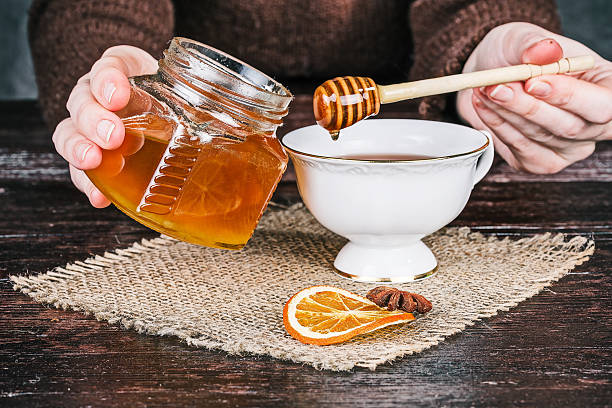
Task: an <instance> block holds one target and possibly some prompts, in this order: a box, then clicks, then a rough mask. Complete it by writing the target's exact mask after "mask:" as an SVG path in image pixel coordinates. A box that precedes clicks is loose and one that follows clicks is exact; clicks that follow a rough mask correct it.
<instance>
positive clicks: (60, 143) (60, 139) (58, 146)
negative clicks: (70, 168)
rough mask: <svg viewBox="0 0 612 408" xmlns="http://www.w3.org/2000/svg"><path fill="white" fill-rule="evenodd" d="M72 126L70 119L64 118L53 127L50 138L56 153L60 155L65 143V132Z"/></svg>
mask: <svg viewBox="0 0 612 408" xmlns="http://www.w3.org/2000/svg"><path fill="white" fill-rule="evenodd" d="M71 124H72V119H70V118H66V119H64V120H62V121H61V122H60V123H58V125H57V126H56V127H55V131H54V132H53V136H51V140H52V141H53V145H54V146H55V150H57V152H58V153H60V154H62V152H63V148H64V143H65V142H66V138H67V136H68V135H67V132H68V130H69V128H70V125H71Z"/></svg>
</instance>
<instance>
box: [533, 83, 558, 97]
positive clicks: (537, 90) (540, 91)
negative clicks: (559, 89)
mask: <svg viewBox="0 0 612 408" xmlns="http://www.w3.org/2000/svg"><path fill="white" fill-rule="evenodd" d="M551 91H552V87H551V86H550V85H549V84H548V83H546V82H543V81H533V82H532V83H531V85H529V88H527V93H529V94H532V95H535V96H539V97H544V96H548V95H550V93H551Z"/></svg>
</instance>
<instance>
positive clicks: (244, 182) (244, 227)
mask: <svg viewBox="0 0 612 408" xmlns="http://www.w3.org/2000/svg"><path fill="white" fill-rule="evenodd" d="M130 82H131V84H132V92H131V97H130V101H129V103H128V105H127V106H126V107H125V108H124V109H123V110H121V111H119V112H116V113H117V114H118V116H119V117H120V118H122V121H123V124H124V126H125V139H124V141H123V144H122V145H121V146H120V147H119V148H117V149H114V150H103V153H102V163H101V165H100V166H99V167H98V168H96V169H93V170H88V171H87V175H88V177H89V178H90V179H91V181H92V182H93V183H94V184H95V185H96V187H98V188H99V189H100V190H101V191H102V193H104V195H106V197H108V198H109V199H110V200H111V201H112V202H113V204H114V205H115V206H117V207H118V208H119V209H121V210H122V211H123V212H125V213H126V214H127V215H129V216H130V217H132V218H134V219H135V220H137V221H138V222H140V223H142V224H144V225H146V226H148V227H150V228H152V229H154V230H156V231H159V232H161V233H163V234H166V235H169V236H171V237H174V238H177V239H180V240H183V241H187V242H191V243H195V244H200V245H205V246H211V247H217V248H226V249H240V248H242V247H243V246H244V245H245V244H246V242H247V241H248V240H249V238H250V236H251V235H252V233H253V231H254V229H255V226H256V225H257V221H258V220H259V218H260V217H261V215H262V213H263V211H264V209H265V207H266V206H267V204H268V202H269V200H270V198H271V196H272V193H273V192H274V189H275V188H276V185H277V184H278V182H279V181H280V178H281V176H282V174H283V172H284V170H285V168H286V166H287V161H288V158H287V155H286V153H285V152H284V151H283V149H282V147H281V145H280V143H279V141H278V139H277V138H276V129H277V127H278V126H280V125H281V124H282V118H283V116H285V115H286V114H287V107H288V105H289V102H290V101H291V99H292V96H291V93H290V92H289V91H288V90H287V89H286V88H285V87H283V86H282V85H281V84H280V83H278V82H276V81H275V80H273V79H272V78H270V77H268V76H266V75H264V74H263V73H261V72H259V71H257V70H255V69H254V68H252V67H250V66H248V65H247V64H245V63H243V62H241V61H239V60H237V59H235V58H233V57H231V56H229V55H227V54H225V53H223V52H221V51H218V50H216V49H214V48H211V47H208V46H206V45H204V44H200V43H198V42H195V41H192V40H188V39H185V38H174V39H173V40H172V42H171V44H170V46H169V48H168V49H167V50H166V51H165V52H164V57H163V58H162V59H161V60H160V62H159V69H158V71H157V73H156V74H154V75H145V76H139V77H133V78H130Z"/></svg>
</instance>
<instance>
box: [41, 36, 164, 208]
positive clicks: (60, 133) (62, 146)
mask: <svg viewBox="0 0 612 408" xmlns="http://www.w3.org/2000/svg"><path fill="white" fill-rule="evenodd" d="M156 71H157V60H156V59H155V58H153V57H152V56H151V55H150V54H148V53H147V52H146V51H143V50H141V49H140V48H136V47H132V46H128V45H119V46H115V47H111V48H109V49H107V50H106V51H105V52H104V53H103V54H102V57H101V58H100V59H99V60H98V61H96V62H95V63H94V64H93V66H92V67H91V70H90V71H89V72H88V73H87V74H85V75H84V76H83V77H81V78H80V79H79V80H78V82H77V84H76V85H75V87H74V88H73V89H72V92H71V94H70V97H69V98H68V102H67V103H66V108H67V109H68V112H69V113H70V117H69V118H66V119H64V120H63V121H61V122H60V123H59V124H58V125H57V127H56V128H55V132H54V133H53V143H54V144H55V149H56V150H57V152H58V153H59V154H60V155H61V156H62V157H63V158H64V159H66V161H68V163H69V165H70V178H71V179H72V182H73V183H74V185H75V186H76V187H77V188H78V189H79V190H81V191H82V192H83V193H85V194H86V195H87V197H88V198H89V201H90V202H91V205H93V206H94V207H97V208H102V207H106V206H108V205H109V204H110V201H108V199H107V198H106V197H104V195H103V194H102V193H101V192H100V190H98V189H97V188H96V187H95V186H94V185H93V183H92V182H91V181H90V180H89V178H88V177H87V175H86V174H85V172H84V171H83V170H89V169H94V168H96V167H98V166H99V165H100V162H101V160H102V150H101V149H116V148H118V147H119V146H120V145H121V143H123V138H124V135H125V129H124V127H123V122H122V121H121V119H119V117H118V116H117V115H115V114H114V113H113V112H115V111H118V110H120V109H122V108H124V107H125V106H126V105H127V103H128V101H129V100H130V92H131V87H130V83H129V81H128V77H130V76H135V75H144V74H152V73H155V72H156Z"/></svg>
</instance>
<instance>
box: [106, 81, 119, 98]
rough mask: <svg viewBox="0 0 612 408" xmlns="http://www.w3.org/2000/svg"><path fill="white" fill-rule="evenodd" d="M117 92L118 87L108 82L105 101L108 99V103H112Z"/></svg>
mask: <svg viewBox="0 0 612 408" xmlns="http://www.w3.org/2000/svg"><path fill="white" fill-rule="evenodd" d="M116 90H117V87H116V86H115V84H113V83H112V82H107V83H106V85H104V99H106V100H107V101H108V103H111V99H113V94H114V93H115V91H116Z"/></svg>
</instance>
